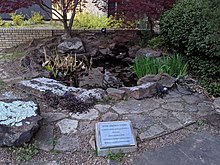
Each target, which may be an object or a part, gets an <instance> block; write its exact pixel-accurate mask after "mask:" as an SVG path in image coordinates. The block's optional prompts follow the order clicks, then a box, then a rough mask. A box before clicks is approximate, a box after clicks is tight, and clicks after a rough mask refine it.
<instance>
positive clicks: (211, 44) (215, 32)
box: [160, 0, 220, 96]
mask: <svg viewBox="0 0 220 165" xmlns="http://www.w3.org/2000/svg"><path fill="white" fill-rule="evenodd" d="M219 8H220V0H181V1H179V3H177V4H176V5H175V6H174V7H173V8H172V9H171V10H169V11H167V12H165V13H164V15H163V16H162V17H161V21H160V29H161V33H162V35H163V36H164V38H165V41H166V43H167V44H168V45H169V47H170V48H171V50H173V51H175V52H176V51H177V52H180V53H182V54H184V55H186V56H187V57H188V59H189V64H190V66H191V71H192V73H195V74H196V76H197V77H198V79H199V82H200V83H201V85H203V86H204V87H205V88H206V89H207V90H208V91H209V92H210V93H211V94H213V95H214V96H220V80H219V75H220V67H219V65H220V62H219V61H220V33H219V27H220V10H219Z"/></svg>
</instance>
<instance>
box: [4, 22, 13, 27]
mask: <svg viewBox="0 0 220 165" xmlns="http://www.w3.org/2000/svg"><path fill="white" fill-rule="evenodd" d="M11 26H13V24H12V23H11V22H5V23H4V28H10V27H11Z"/></svg>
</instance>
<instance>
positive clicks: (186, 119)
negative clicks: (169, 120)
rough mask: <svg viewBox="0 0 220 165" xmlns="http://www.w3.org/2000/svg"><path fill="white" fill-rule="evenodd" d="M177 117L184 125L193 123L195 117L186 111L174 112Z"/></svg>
mask: <svg viewBox="0 0 220 165" xmlns="http://www.w3.org/2000/svg"><path fill="white" fill-rule="evenodd" d="M172 114H173V115H174V116H175V117H176V118H177V119H179V120H180V121H181V123H182V124H184V125H188V124H191V123H193V119H192V117H191V116H190V115H189V114H187V113H184V112H173V113H172Z"/></svg>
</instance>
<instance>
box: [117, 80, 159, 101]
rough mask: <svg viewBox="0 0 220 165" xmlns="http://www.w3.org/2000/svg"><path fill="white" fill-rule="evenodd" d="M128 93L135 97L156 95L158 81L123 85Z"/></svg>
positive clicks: (123, 88) (141, 97)
mask: <svg viewBox="0 0 220 165" xmlns="http://www.w3.org/2000/svg"><path fill="white" fill-rule="evenodd" d="M120 89H121V90H124V91H125V93H126V95H127V96H129V97H133V98H135V99H138V100H139V99H143V98H149V97H152V96H154V95H156V93H157V91H156V83H154V82H149V83H146V84H142V85H139V86H135V87H122V88H120Z"/></svg>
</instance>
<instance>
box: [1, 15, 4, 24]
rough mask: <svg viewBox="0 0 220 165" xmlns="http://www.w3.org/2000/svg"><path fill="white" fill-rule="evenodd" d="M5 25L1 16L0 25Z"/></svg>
mask: <svg viewBox="0 0 220 165" xmlns="http://www.w3.org/2000/svg"><path fill="white" fill-rule="evenodd" d="M3 25H4V21H3V20H2V17H0V26H3Z"/></svg>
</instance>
